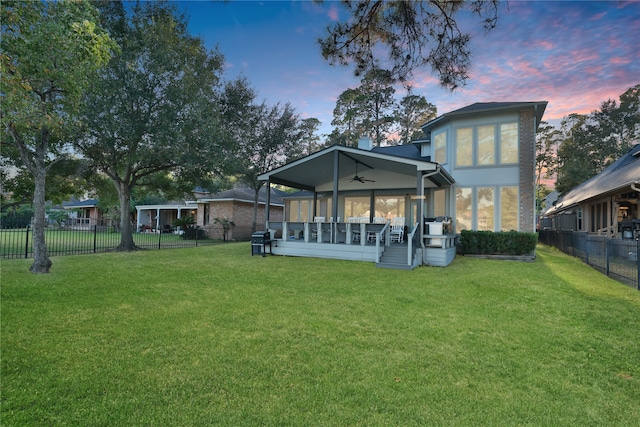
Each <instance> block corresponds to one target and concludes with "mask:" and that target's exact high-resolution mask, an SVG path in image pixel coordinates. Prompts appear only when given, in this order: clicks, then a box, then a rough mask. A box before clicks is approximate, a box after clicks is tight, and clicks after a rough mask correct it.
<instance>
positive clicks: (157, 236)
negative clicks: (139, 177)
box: [0, 220, 222, 258]
mask: <svg viewBox="0 0 640 427" xmlns="http://www.w3.org/2000/svg"><path fill="white" fill-rule="evenodd" d="M133 228H135V227H133ZM187 231H188V232H187V233H173V232H172V233H137V232H134V233H133V241H134V243H135V244H136V246H138V247H139V248H143V249H166V248H186V247H193V246H203V245H211V244H218V243H222V241H221V240H219V239H209V238H208V237H207V235H206V234H205V233H204V232H203V230H201V229H199V228H197V229H195V230H187ZM45 240H46V242H47V249H48V251H49V255H50V256H58V255H77V254H90V253H98V252H108V251H111V250H114V249H115V248H117V247H118V245H119V244H120V230H119V229H118V227H117V226H114V225H112V224H111V223H110V222H108V221H100V220H98V221H96V220H92V221H90V222H89V223H83V224H73V225H68V224H67V225H65V226H49V227H47V229H46V231H45ZM31 257H33V229H32V228H31V227H30V226H27V227H24V228H13V229H0V258H31Z"/></svg>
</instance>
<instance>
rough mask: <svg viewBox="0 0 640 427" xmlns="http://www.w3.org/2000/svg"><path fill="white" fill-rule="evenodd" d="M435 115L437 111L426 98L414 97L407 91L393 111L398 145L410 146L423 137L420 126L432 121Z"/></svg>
mask: <svg viewBox="0 0 640 427" xmlns="http://www.w3.org/2000/svg"><path fill="white" fill-rule="evenodd" d="M437 113H438V109H437V108H436V106H435V105H433V104H432V103H430V102H429V101H427V98H425V97H424V96H422V95H414V94H412V93H411V90H409V92H408V93H407V95H405V96H404V97H403V98H402V99H401V100H400V103H399V104H398V105H397V106H396V109H395V119H396V122H397V126H398V134H399V135H400V141H399V142H400V144H401V145H405V144H411V142H412V141H415V140H416V139H419V138H422V137H424V136H425V135H424V133H423V132H422V128H421V126H422V125H423V124H425V123H427V122H428V121H429V120H431V119H434V118H435V117H436V115H437Z"/></svg>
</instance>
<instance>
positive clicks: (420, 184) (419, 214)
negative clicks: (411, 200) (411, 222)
mask: <svg viewBox="0 0 640 427" xmlns="http://www.w3.org/2000/svg"><path fill="white" fill-rule="evenodd" d="M416 181H417V182H418V185H417V186H416V194H417V195H418V209H417V211H418V212H417V213H416V216H417V218H416V220H418V223H419V224H420V226H419V228H418V229H419V230H420V231H418V232H419V233H420V241H422V235H423V234H424V212H422V211H423V209H424V181H423V180H422V172H421V171H417V172H416Z"/></svg>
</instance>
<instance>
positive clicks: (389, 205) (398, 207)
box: [375, 196, 404, 219]
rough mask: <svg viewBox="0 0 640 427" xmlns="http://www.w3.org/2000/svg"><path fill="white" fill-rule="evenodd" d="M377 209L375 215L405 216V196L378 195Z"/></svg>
mask: <svg viewBox="0 0 640 427" xmlns="http://www.w3.org/2000/svg"><path fill="white" fill-rule="evenodd" d="M375 209H376V214H375V216H377V217H380V218H386V219H392V218H398V217H403V218H404V197H398V196H376V199H375Z"/></svg>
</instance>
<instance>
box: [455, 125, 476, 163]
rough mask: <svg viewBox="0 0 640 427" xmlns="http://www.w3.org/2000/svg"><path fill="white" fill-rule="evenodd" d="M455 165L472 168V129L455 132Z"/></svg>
mask: <svg viewBox="0 0 640 427" xmlns="http://www.w3.org/2000/svg"><path fill="white" fill-rule="evenodd" d="M456 143H457V145H456V165H457V166H473V128H461V129H458V130H456Z"/></svg>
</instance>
